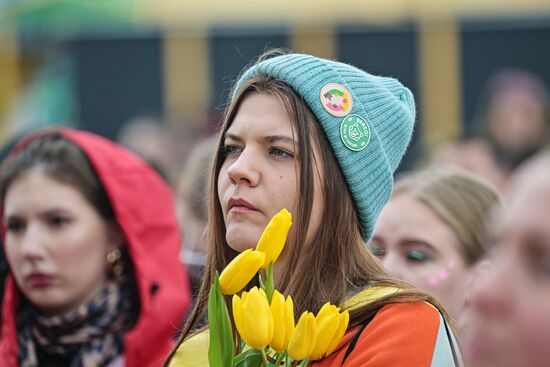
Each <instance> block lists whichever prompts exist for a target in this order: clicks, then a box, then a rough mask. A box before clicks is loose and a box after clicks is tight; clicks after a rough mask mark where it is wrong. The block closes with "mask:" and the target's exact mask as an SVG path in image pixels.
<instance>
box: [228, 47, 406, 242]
mask: <svg viewBox="0 0 550 367" xmlns="http://www.w3.org/2000/svg"><path fill="white" fill-rule="evenodd" d="M258 74H264V75H268V76H271V77H273V78H275V79H279V80H282V81H284V82H286V83H287V84H289V85H290V86H291V87H292V89H293V90H294V91H295V92H296V93H297V94H298V95H300V96H301V97H302V98H303V99H304V100H305V102H306V103H307V104H308V106H309V107H310V108H311V110H312V111H313V113H314V114H315V116H316V117H317V120H318V121H319V123H320V124H321V126H322V127H323V130H324V132H325V134H326V136H327V138H328V141H329V142H330V145H331V146H332V149H333V150H334V153H335V155H336V158H337V159H338V163H339V164H340V168H341V169H342V172H343V174H344V177H345V179H346V182H347V184H348V186H349V189H350V191H351V193H352V196H353V199H354V201H355V205H356V206H357V210H358V211H359V213H358V214H359V218H360V222H361V228H362V236H363V239H364V240H365V241H367V240H369V239H370V238H371V237H372V233H373V231H374V226H375V223H376V220H377V218H378V215H379V214H380V211H381V210H382V207H383V206H384V205H385V204H386V203H387V201H388V200H389V199H390V196H391V193H392V188H393V173H394V171H395V169H396V168H397V166H398V165H399V162H400V161H401V158H402V157H403V155H404V154H405V151H406V149H407V146H408V145H409V141H410V139H411V136H412V132H413V126H414V120H415V114H416V112H415V105H414V98H413V95H412V93H411V91H410V90H409V89H407V88H406V87H404V86H403V85H402V84H401V83H400V82H399V81H397V80H396V79H393V78H387V77H381V76H374V75H371V74H368V73H366V72H364V71H362V70H360V69H358V68H355V67H353V66H350V65H348V64H344V63H341V62H336V61H330V60H325V59H320V58H317V57H314V56H310V55H301V54H289V55H281V56H276V57H272V58H270V59H267V60H264V61H262V62H260V63H258V64H256V65H254V66H252V67H251V68H250V69H248V70H247V71H246V72H245V73H244V74H243V75H242V76H241V78H240V79H239V81H238V82H237V84H236V86H235V89H234V95H235V93H236V92H237V91H238V90H239V87H240V86H241V85H242V83H243V82H244V81H246V80H248V79H250V78H251V77H253V76H255V75H258Z"/></svg>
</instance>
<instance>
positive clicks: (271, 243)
mask: <svg viewBox="0 0 550 367" xmlns="http://www.w3.org/2000/svg"><path fill="white" fill-rule="evenodd" d="M291 225H292V215H291V214H290V212H289V211H288V210H286V209H281V211H279V212H278V213H277V214H275V215H274V216H273V218H271V220H270V221H269V223H268V224H267V227H265V229H264V232H263V233H262V236H261V237H260V240H259V241H258V244H257V245H256V250H257V251H262V252H263V253H265V260H264V264H263V266H262V267H263V268H264V269H265V268H267V267H268V266H269V264H270V263H274V262H275V261H276V260H277V259H278V258H279V255H280V254H281V252H282V251H283V247H284V246H285V242H286V236H287V234H288V230H289V229H290V226H291Z"/></svg>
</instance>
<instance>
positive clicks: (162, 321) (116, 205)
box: [0, 129, 190, 367]
mask: <svg viewBox="0 0 550 367" xmlns="http://www.w3.org/2000/svg"><path fill="white" fill-rule="evenodd" d="M50 131H51V130H50ZM56 131H58V132H60V133H61V134H63V135H64V136H65V137H66V138H68V139H69V140H71V141H72V142H74V143H75V144H76V145H78V146H79V147H80V148H81V149H82V151H83V152H84V153H85V155H86V156H87V157H88V160H89V161H90V163H91V164H92V167H93V168H94V169H95V171H96V173H97V175H98V177H99V179H100V181H101V183H102V184H103V187H104V189H105V191H106V192H107V195H108V196H109V198H110V201H111V206H112V208H113V211H114V213H115V216H116V219H117V222H118V224H119V225H120V228H121V229H122V231H123V232H124V234H125V236H126V244H127V246H128V250H129V251H128V252H129V255H130V257H131V259H132V262H133V265H134V269H135V276H136V283H137V286H138V291H139V297H140V302H141V303H140V311H139V316H138V320H137V322H136V324H135V326H134V328H133V329H132V330H130V331H128V332H127V333H126V334H125V336H124V357H125V362H126V366H127V367H138V366H139V367H148V366H160V365H161V364H162V362H163V360H164V359H165V357H166V356H167V354H168V353H169V352H170V350H171V348H172V346H173V342H172V340H173V339H172V338H173V337H174V335H175V334H177V331H178V327H179V326H180V323H181V321H182V319H183V317H184V315H185V312H186V311H187V308H188V306H189V303H190V292H189V286H188V282H187V275H186V272H185V269H184V266H183V265H182V263H181V262H180V260H179V251H180V244H181V241H180V235H179V230H178V226H177V222H176V217H175V214H174V207H173V199H172V193H171V190H170V188H169V186H168V185H167V184H166V183H165V182H164V181H163V180H162V179H161V178H160V177H159V176H158V175H157V173H156V172H154V171H153V170H152V169H151V168H150V167H149V166H148V165H146V164H145V163H144V162H143V161H142V160H141V159H139V158H137V157H136V156H135V155H133V154H132V153H130V152H129V151H127V150H126V149H124V148H122V147H120V146H118V145H116V144H114V143H113V142H111V141H109V140H107V139H104V138H101V137H99V136H97V135H94V134H91V133H87V132H82V131H76V130H71V129H59V130H56ZM45 133H47V132H39V133H37V134H45ZM37 134H33V135H31V136H30V137H28V138H27V139H25V140H24V141H23V142H22V143H20V144H19V146H18V147H17V148H16V150H18V149H21V146H24V145H25V144H27V143H28V142H29V141H31V140H32V139H34V138H35V137H36V136H37ZM6 282H7V283H6V288H5V292H4V301H3V304H2V314H3V323H2V329H1V335H0V366H1V367H4V366H6V367H8V366H9V367H12V366H13V367H14V366H17V365H18V364H17V354H18V345H17V330H16V323H15V320H16V317H15V316H16V310H17V305H18V300H19V291H18V289H17V285H16V284H15V282H14V279H13V276H12V275H11V274H10V275H8V278H7V280H6Z"/></svg>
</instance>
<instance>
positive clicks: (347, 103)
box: [320, 83, 353, 117]
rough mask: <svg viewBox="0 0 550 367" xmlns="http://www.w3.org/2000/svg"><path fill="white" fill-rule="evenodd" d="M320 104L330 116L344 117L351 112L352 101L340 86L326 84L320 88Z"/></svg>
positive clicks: (346, 91)
mask: <svg viewBox="0 0 550 367" xmlns="http://www.w3.org/2000/svg"><path fill="white" fill-rule="evenodd" d="M320 97H321V104H322V105H323V108H324V109H325V111H327V112H328V113H330V114H331V115H332V116H336V117H345V116H347V115H348V114H349V113H350V112H351V108H352V107H353V101H352V99H351V94H350V93H349V92H348V90H347V89H346V88H345V87H344V86H343V85H340V84H337V83H328V84H326V85H325V86H324V87H323V88H321V95H320Z"/></svg>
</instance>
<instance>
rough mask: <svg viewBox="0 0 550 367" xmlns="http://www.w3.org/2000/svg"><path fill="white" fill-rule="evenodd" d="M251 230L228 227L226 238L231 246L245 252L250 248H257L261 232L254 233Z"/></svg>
mask: <svg viewBox="0 0 550 367" xmlns="http://www.w3.org/2000/svg"><path fill="white" fill-rule="evenodd" d="M250 232H251V231H244V230H242V229H241V230H239V229H237V228H235V229H228V230H227V232H226V234H225V239H226V241H227V244H228V245H229V247H231V248H232V249H233V250H235V251H237V252H243V251H245V250H248V249H249V248H255V247H256V244H257V243H258V239H259V238H260V235H261V234H253V233H250Z"/></svg>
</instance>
